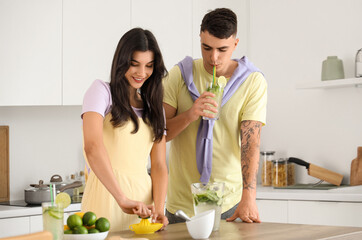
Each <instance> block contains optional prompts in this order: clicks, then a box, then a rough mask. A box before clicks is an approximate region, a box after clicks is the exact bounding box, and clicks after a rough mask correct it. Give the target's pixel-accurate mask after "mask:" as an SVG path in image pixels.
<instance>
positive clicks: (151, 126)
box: [82, 28, 168, 231]
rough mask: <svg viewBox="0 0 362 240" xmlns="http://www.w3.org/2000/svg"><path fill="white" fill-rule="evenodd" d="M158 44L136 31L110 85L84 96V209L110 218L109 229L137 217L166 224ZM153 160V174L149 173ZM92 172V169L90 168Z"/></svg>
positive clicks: (120, 49) (126, 38) (124, 42)
mask: <svg viewBox="0 0 362 240" xmlns="http://www.w3.org/2000/svg"><path fill="white" fill-rule="evenodd" d="M166 73H167V72H166V68H165V66H164V63H163V60H162V55H161V52H160V49H159V47H158V44H157V41H156V39H155V37H154V36H153V34H152V33H151V32H150V31H148V30H143V29H141V28H134V29H131V30H130V31H128V32H127V33H125V34H124V35H123V37H122V38H121V39H120V41H119V43H118V46H117V49H116V52H115V55H114V58H113V64H112V70H111V81H110V83H106V82H103V81H101V80H96V81H94V82H93V84H92V85H91V86H90V88H89V89H88V90H87V92H86V94H85V96H84V102H83V109H82V118H83V137H84V152H85V157H86V160H87V168H88V173H89V174H88V178H87V183H86V188H85V191H84V195H83V200H82V211H83V212H86V211H93V212H94V213H96V215H97V217H106V218H108V220H109V221H110V223H111V229H110V231H121V230H125V229H128V227H129V225H130V224H134V223H138V222H139V221H140V219H139V218H138V216H139V217H142V218H145V217H148V216H151V215H152V219H153V221H156V222H161V223H163V228H164V227H165V226H166V225H167V224H168V220H167V218H166V217H165V215H164V202H165V196H166V190H167V178H168V175H167V166H166V141H165V135H164V134H165V118H164V111H163V107H162V99H163V89H162V81H161V80H162V78H163V77H164V76H165V74H166ZM148 157H150V159H151V176H149V174H148V172H147V163H148ZM88 166H89V167H90V168H89V167H88Z"/></svg>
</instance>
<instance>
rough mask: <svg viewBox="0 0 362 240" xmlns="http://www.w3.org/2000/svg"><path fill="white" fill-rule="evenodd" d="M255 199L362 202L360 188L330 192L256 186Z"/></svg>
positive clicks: (347, 188) (335, 189)
mask: <svg viewBox="0 0 362 240" xmlns="http://www.w3.org/2000/svg"><path fill="white" fill-rule="evenodd" d="M256 199H259V200H264V199H269V200H299V201H333V202H362V186H345V187H340V188H334V189H330V190H313V189H280V188H278V189H275V188H273V187H262V186H257V190H256Z"/></svg>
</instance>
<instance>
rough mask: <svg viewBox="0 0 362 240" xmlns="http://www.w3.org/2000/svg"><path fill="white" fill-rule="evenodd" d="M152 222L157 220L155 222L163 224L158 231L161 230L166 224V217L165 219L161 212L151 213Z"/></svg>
mask: <svg viewBox="0 0 362 240" xmlns="http://www.w3.org/2000/svg"><path fill="white" fill-rule="evenodd" d="M152 222H157V223H162V224H163V226H162V228H161V229H160V231H161V230H164V229H165V227H166V226H167V225H168V219H167V217H166V216H165V215H163V214H157V213H155V214H153V215H152Z"/></svg>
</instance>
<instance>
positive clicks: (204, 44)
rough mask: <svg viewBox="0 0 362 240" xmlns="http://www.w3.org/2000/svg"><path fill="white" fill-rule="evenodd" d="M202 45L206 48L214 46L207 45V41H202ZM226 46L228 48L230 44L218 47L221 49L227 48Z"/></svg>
mask: <svg viewBox="0 0 362 240" xmlns="http://www.w3.org/2000/svg"><path fill="white" fill-rule="evenodd" d="M202 46H204V47H206V48H212V47H210V46H209V45H207V44H206V43H202ZM225 48H228V46H222V47H219V48H217V49H219V50H221V49H225Z"/></svg>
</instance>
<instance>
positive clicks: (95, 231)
mask: <svg viewBox="0 0 362 240" xmlns="http://www.w3.org/2000/svg"><path fill="white" fill-rule="evenodd" d="M88 233H89V234H91V233H100V232H99V230H98V229H96V228H91V229H88Z"/></svg>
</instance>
